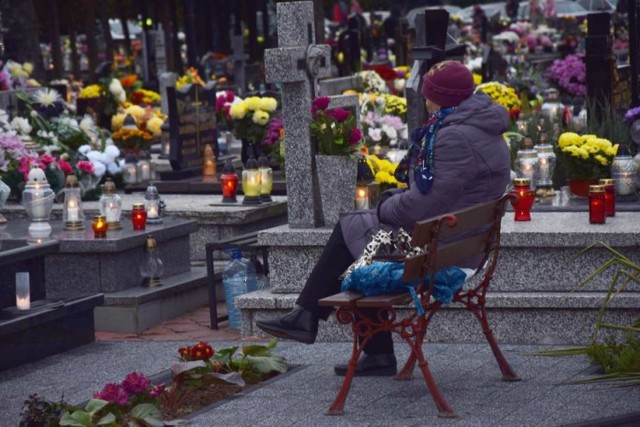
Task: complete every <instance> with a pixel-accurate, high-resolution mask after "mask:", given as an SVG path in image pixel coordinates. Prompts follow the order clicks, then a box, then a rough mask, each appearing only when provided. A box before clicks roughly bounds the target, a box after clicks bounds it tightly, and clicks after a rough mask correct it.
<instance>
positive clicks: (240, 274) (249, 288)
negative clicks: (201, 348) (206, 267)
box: [222, 248, 257, 329]
mask: <svg viewBox="0 0 640 427" xmlns="http://www.w3.org/2000/svg"><path fill="white" fill-rule="evenodd" d="M228 253H229V254H230V255H231V261H229V264H227V266H226V267H225V269H224V270H223V271H222V284H223V286H224V299H225V300H226V302H227V313H228V314H229V327H230V328H234V329H239V328H240V324H241V318H242V317H241V315H240V310H239V309H238V308H236V306H235V297H237V296H239V295H242V294H245V293H247V292H253V291H255V290H257V281H256V270H255V267H254V266H253V263H251V262H250V261H249V260H247V259H245V258H242V252H241V251H240V250H239V249H238V248H232V249H230V250H228Z"/></svg>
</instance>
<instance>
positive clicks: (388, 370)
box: [333, 366, 398, 377]
mask: <svg viewBox="0 0 640 427" xmlns="http://www.w3.org/2000/svg"><path fill="white" fill-rule="evenodd" d="M333 371H334V372H335V374H336V375H337V376H339V377H344V376H345V375H347V368H346V367H344V368H342V367H337V366H335V367H334V368H333ZM397 373H398V368H397V367H396V366H386V367H384V368H382V367H380V368H371V369H367V370H366V371H356V372H355V374H354V375H353V376H354V377H392V376H395V375H396V374H397Z"/></svg>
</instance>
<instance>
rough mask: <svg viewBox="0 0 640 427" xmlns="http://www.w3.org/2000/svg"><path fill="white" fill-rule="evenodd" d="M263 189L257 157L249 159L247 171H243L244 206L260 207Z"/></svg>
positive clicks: (246, 166)
mask: <svg viewBox="0 0 640 427" xmlns="http://www.w3.org/2000/svg"><path fill="white" fill-rule="evenodd" d="M261 189H262V173H261V172H260V170H259V169H258V162H257V161H256V159H255V157H253V156H251V157H249V160H247V164H246V165H245V169H244V170H243V171H242V192H243V193H244V200H243V201H242V204H244V205H259V204H260V203H261V201H260V191H261Z"/></svg>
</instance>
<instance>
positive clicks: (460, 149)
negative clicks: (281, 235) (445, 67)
mask: <svg viewBox="0 0 640 427" xmlns="http://www.w3.org/2000/svg"><path fill="white" fill-rule="evenodd" d="M508 124H509V116H508V114H507V111H506V110H505V109H504V108H503V107H502V106H500V105H498V104H494V103H493V102H492V101H491V98H489V96H488V95H486V94H484V93H482V92H478V93H476V94H474V95H472V96H471V97H469V98H468V99H466V100H465V101H463V102H462V103H461V104H460V105H459V106H458V108H457V109H456V110H455V111H454V112H453V113H451V114H450V115H449V116H448V117H447V118H446V119H445V120H444V123H443V124H442V126H441V127H440V129H439V130H438V131H437V134H436V142H435V147H434V170H435V174H434V182H433V186H432V187H431V189H430V190H429V191H428V192H427V193H426V194H422V193H420V191H419V190H418V188H417V186H416V185H415V182H414V176H413V170H410V173H409V183H410V185H409V188H408V189H407V188H403V189H397V190H389V191H390V192H393V195H391V196H390V197H387V198H386V199H385V198H384V197H383V201H382V204H381V205H380V206H379V209H378V213H379V215H380V221H379V220H378V215H377V213H376V211H375V210H364V211H355V212H349V213H346V214H343V215H342V216H341V217H340V226H341V228H342V234H343V236H344V239H345V242H346V244H347V247H348V248H349V252H351V255H352V256H353V257H354V258H355V259H357V258H358V257H360V255H361V254H362V252H363V251H364V248H365V246H366V245H367V243H369V241H370V240H371V236H372V235H373V234H374V233H375V232H376V231H377V230H378V229H380V228H384V229H386V230H394V229H397V228H398V227H403V228H404V229H405V230H408V231H410V230H411V229H412V228H413V224H414V223H415V222H416V221H420V220H424V219H427V218H432V217H434V216H438V215H442V214H445V213H448V212H453V211H457V210H460V209H464V208H466V207H469V206H473V205H475V204H478V203H482V202H487V201H490V200H494V199H497V198H498V197H500V196H501V195H502V194H504V192H505V191H506V189H507V186H508V184H509V182H510V169H511V160H510V156H509V151H508V148H507V144H506V143H505V141H504V139H503V138H502V133H503V132H505V130H506V129H507V126H508ZM412 164H414V162H412ZM384 195H385V196H387V195H388V192H385V194H384ZM380 223H382V226H381V224H380Z"/></svg>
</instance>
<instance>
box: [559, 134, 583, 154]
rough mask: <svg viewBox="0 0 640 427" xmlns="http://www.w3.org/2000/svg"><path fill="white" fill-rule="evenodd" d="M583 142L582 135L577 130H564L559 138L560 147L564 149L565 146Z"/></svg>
mask: <svg viewBox="0 0 640 427" xmlns="http://www.w3.org/2000/svg"><path fill="white" fill-rule="evenodd" d="M581 144H582V137H581V136H580V135H578V134H577V133H575V132H564V133H563V134H561V135H560V138H558V147H560V148H562V149H563V151H564V148H565V147H568V146H573V145H581Z"/></svg>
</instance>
